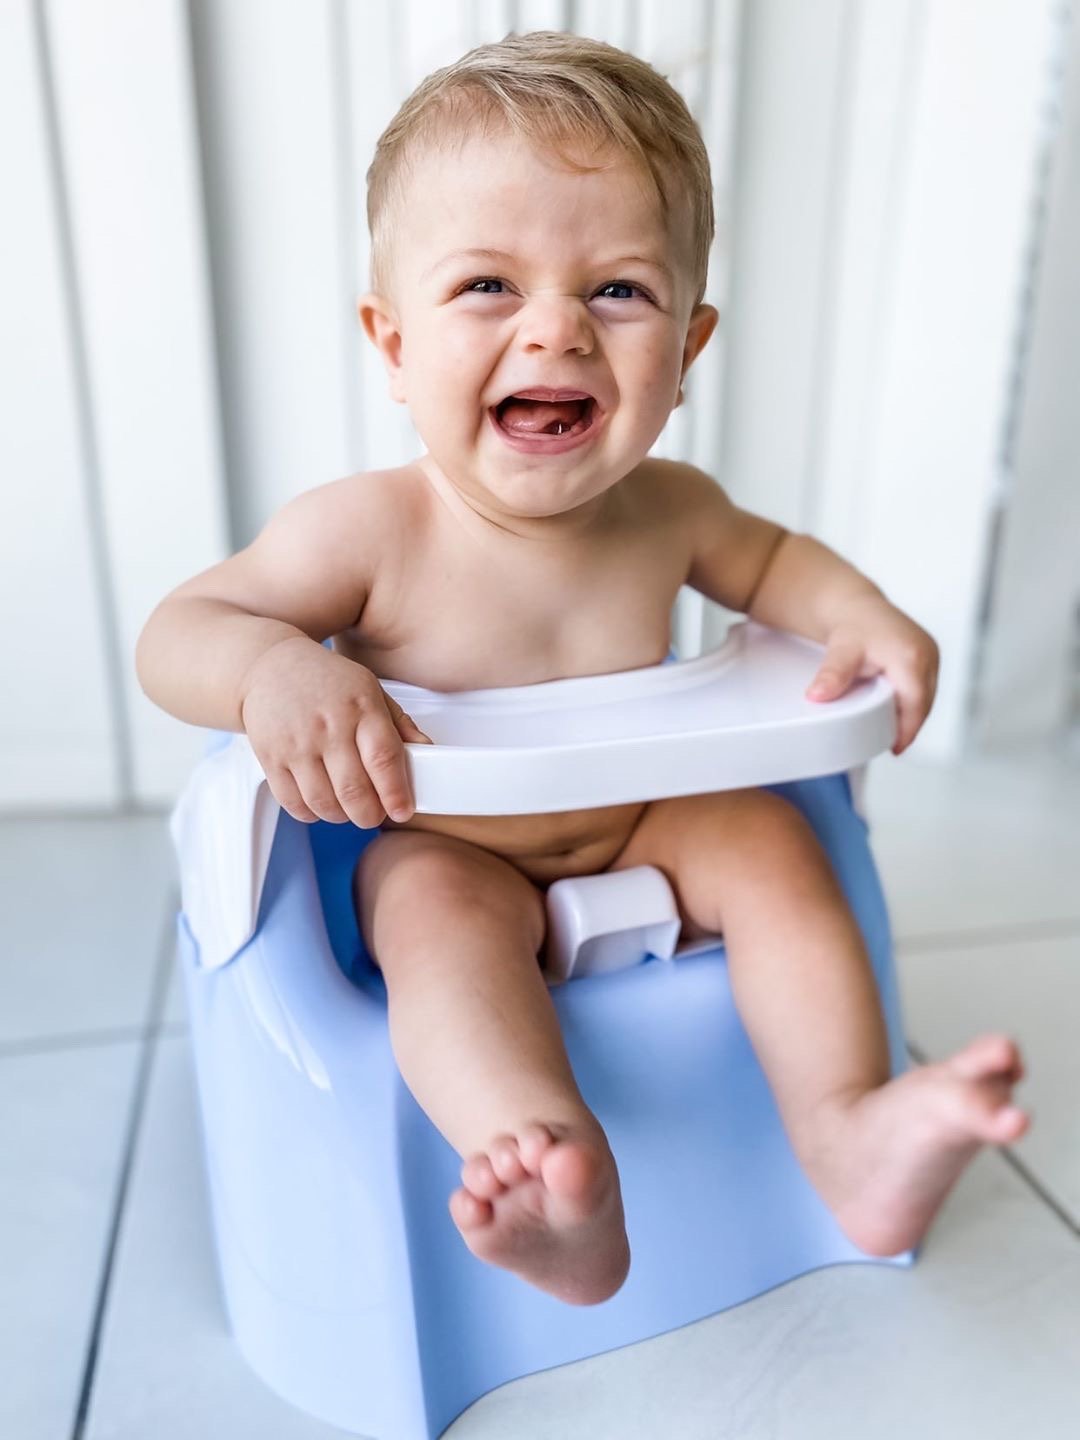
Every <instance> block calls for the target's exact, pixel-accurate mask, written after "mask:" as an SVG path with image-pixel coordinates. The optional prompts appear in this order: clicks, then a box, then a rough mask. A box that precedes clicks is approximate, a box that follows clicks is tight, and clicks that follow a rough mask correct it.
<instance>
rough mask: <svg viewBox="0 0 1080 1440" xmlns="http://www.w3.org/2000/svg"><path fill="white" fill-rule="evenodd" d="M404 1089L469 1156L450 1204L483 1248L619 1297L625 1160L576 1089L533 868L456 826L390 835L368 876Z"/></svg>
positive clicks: (574, 1286)
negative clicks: (544, 967) (471, 840)
mask: <svg viewBox="0 0 1080 1440" xmlns="http://www.w3.org/2000/svg"><path fill="white" fill-rule="evenodd" d="M356 904H357V913H358V915H359V917H360V923H361V928H362V931H363V934H364V940H365V943H366V944H367V947H368V950H369V951H370V953H371V954H372V955H373V956H374V957H377V962H378V964H379V967H380V968H381V970H382V972H383V975H384V977H385V979H386V987H387V993H388V996H389V1018H390V1038H391V1043H392V1045H393V1049H394V1055H395V1057H396V1059H397V1062H398V1067H399V1069H400V1070H401V1074H402V1076H403V1077H404V1080H405V1083H406V1084H407V1085H408V1087H409V1089H410V1090H411V1091H412V1093H413V1095H414V1096H415V1097H416V1099H417V1101H418V1103H419V1104H420V1106H421V1107H422V1109H423V1110H424V1111H425V1112H426V1113H427V1115H428V1116H429V1117H430V1119H431V1120H432V1122H433V1123H434V1124H435V1125H436V1127H437V1128H438V1129H439V1130H440V1131H441V1133H442V1134H443V1135H444V1136H445V1137H446V1139H447V1140H448V1141H449V1142H450V1144H451V1145H453V1147H454V1149H455V1150H457V1152H458V1154H459V1155H461V1156H462V1157H463V1158H464V1160H465V1163H464V1165H463V1167H462V1188H461V1189H460V1190H457V1191H455V1192H454V1194H453V1195H452V1196H451V1199H450V1212H451V1215H452V1216H453V1219H454V1222H455V1223H456V1225H457V1226H458V1229H459V1230H460V1231H461V1233H462V1235H463V1237H464V1239H465V1241H466V1243H467V1244H468V1246H469V1248H470V1249H471V1250H472V1251H473V1253H474V1254H475V1255H478V1256H479V1257H480V1258H481V1259H482V1260H488V1261H490V1262H492V1263H493V1264H496V1265H501V1266H503V1267H505V1268H506V1269H508V1270H513V1271H514V1272H515V1273H516V1274H518V1275H521V1276H522V1277H523V1278H525V1279H526V1280H529V1281H531V1282H532V1283H533V1284H534V1285H536V1286H538V1287H539V1288H540V1289H542V1290H546V1291H548V1292H549V1293H550V1294H553V1295H557V1296H558V1297H559V1298H560V1299H562V1300H566V1301H569V1302H570V1303H571V1304H579V1305H588V1304H594V1303H596V1302H598V1301H600V1300H606V1299H607V1298H608V1297H609V1296H610V1295H613V1294H614V1293H615V1291H616V1290H617V1289H618V1288H619V1286H620V1285H621V1284H622V1282H623V1280H624V1279H625V1278H626V1273H627V1269H628V1267H629V1262H630V1252H629V1247H628V1245H627V1240H626V1231H625V1228H624V1225H623V1211H622V1198H621V1195H620V1192H619V1180H618V1175H617V1172H616V1169H615V1161H614V1159H613V1157H612V1154H611V1150H610V1149H609V1147H608V1143H607V1140H606V1138H605V1136H604V1133H603V1131H602V1130H601V1128H600V1125H599V1124H598V1122H597V1120H596V1118H595V1116H594V1115H593V1114H592V1112H591V1111H590V1110H589V1109H588V1107H587V1106H586V1104H585V1102H584V1100H583V1099H582V1097H581V1094H580V1092H579V1090H578V1088H577V1084H576V1083H575V1080H574V1076H573V1072H572V1071H571V1069H570V1062H569V1060H568V1059H567V1056H566V1050H565V1048H564V1047H563V1042H562V1035H561V1033H560V1030H559V1025H558V1020H557V1017H556V1015H555V1010H554V1008H553V1006H552V1004H551V999H550V996H549V995H548V992H547V987H546V985H545V984H544V979H543V975H542V972H541V970H540V965H539V961H538V959H537V952H538V951H539V949H540V946H541V944H542V943H543V938H544V907H543V902H542V900H541V898H540V895H539V893H538V891H537V890H536V889H535V887H534V886H533V885H532V884H531V883H530V882H529V881H528V880H527V879H526V878H525V876H524V875H522V874H521V873H520V871H518V870H515V869H514V867H513V866H512V865H510V864H508V863H507V862H506V861H504V860H501V859H499V857H498V856H496V855H493V854H491V853H490V852H489V851H486V850H482V849H480V848H479V847H478V846H474V845H470V844H468V843H467V842H465V841H462V840H456V839H452V838H450V837H448V836H443V835H432V834H429V833H427V834H426V833H423V832H419V831H409V832H405V831H392V832H390V833H388V834H384V835H381V836H380V837H379V838H378V839H377V840H375V841H373V842H372V844H371V845H370V846H369V847H368V849H367V850H366V851H365V852H364V855H363V856H362V857H361V860H360V864H359V866H358V867H357V875H356Z"/></svg>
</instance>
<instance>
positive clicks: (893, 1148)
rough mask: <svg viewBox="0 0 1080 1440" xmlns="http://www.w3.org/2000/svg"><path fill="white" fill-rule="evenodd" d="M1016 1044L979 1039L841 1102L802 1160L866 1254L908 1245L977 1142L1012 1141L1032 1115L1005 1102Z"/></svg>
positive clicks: (1015, 1076)
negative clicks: (934, 1062) (930, 1063)
mask: <svg viewBox="0 0 1080 1440" xmlns="http://www.w3.org/2000/svg"><path fill="white" fill-rule="evenodd" d="M1023 1073H1024V1069H1023V1062H1022V1060H1021V1058H1020V1052H1019V1050H1018V1049H1017V1047H1016V1045H1015V1044H1014V1043H1013V1042H1012V1041H1011V1040H1009V1039H1008V1038H1007V1037H1006V1036H1004V1035H983V1036H981V1037H980V1038H979V1039H978V1040H974V1041H972V1043H971V1044H970V1045H968V1046H966V1047H965V1048H964V1049H963V1050H961V1051H959V1052H958V1053H957V1054H956V1055H953V1056H952V1057H951V1058H950V1059H948V1060H944V1061H942V1062H940V1063H938V1064H933V1065H922V1066H919V1067H918V1068H917V1069H915V1070H911V1071H909V1072H908V1073H907V1074H906V1075H900V1076H898V1077H897V1078H896V1079H894V1080H890V1081H889V1082H888V1083H887V1084H885V1085H882V1086H881V1087H880V1088H878V1089H874V1090H868V1091H866V1092H864V1093H863V1094H861V1095H859V1096H858V1097H856V1098H854V1099H851V1098H850V1097H849V1098H847V1099H838V1101H837V1103H836V1110H835V1113H831V1114H830V1115H829V1118H828V1121H827V1122H826V1124H825V1125H824V1126H823V1128H822V1132H821V1135H820V1136H816V1137H815V1140H814V1142H813V1144H812V1146H811V1147H810V1152H812V1153H807V1155H805V1156H804V1157H803V1164H804V1166H805V1168H806V1171H807V1173H808V1174H809V1176H810V1179H811V1180H812V1181H813V1183H814V1185H815V1186H816V1187H817V1189H818V1191H819V1193H820V1194H821V1196H822V1198H823V1199H824V1200H825V1203H826V1204H827V1205H828V1206H829V1208H830V1209H831V1210H832V1212H833V1214H834V1215H835V1216H836V1219H837V1221H838V1222H839V1224H840V1227H841V1229H842V1230H843V1231H844V1233H845V1234H846V1235H847V1236H848V1238H849V1239H850V1240H851V1241H852V1242H853V1243H854V1244H856V1245H858V1247H859V1248H860V1249H861V1250H864V1251H865V1252H866V1253H867V1254H869V1255H895V1254H898V1253H899V1252H900V1251H902V1250H907V1249H910V1248H911V1247H912V1246H913V1245H915V1244H917V1243H918V1241H919V1240H920V1239H921V1238H922V1236H923V1235H924V1234H925V1232H926V1230H927V1228H928V1227H929V1224H930V1221H931V1220H932V1219H933V1217H934V1215H935V1214H936V1213H937V1210H938V1208H939V1207H940V1205H941V1203H942V1201H943V1200H944V1199H945V1196H946V1195H947V1194H948V1192H949V1190H950V1189H951V1188H952V1186H953V1184H954V1183H955V1182H956V1180H957V1178H958V1177H959V1175H960V1173H961V1171H962V1170H963V1169H964V1167H965V1166H966V1165H967V1164H968V1163H969V1161H970V1160H971V1159H972V1157H973V1156H974V1155H975V1153H976V1152H977V1151H978V1150H979V1149H980V1148H981V1147H982V1146H983V1145H1008V1144H1010V1143H1011V1142H1012V1141H1014V1140H1017V1139H1019V1137H1020V1136H1021V1135H1023V1133H1024V1131H1025V1130H1027V1128H1028V1126H1029V1124H1030V1123H1031V1121H1030V1116H1029V1115H1027V1114H1026V1113H1025V1112H1024V1111H1023V1110H1021V1109H1020V1108H1019V1107H1018V1106H1016V1105H1013V1104H1011V1103H1010V1101H1011V1092H1012V1087H1013V1086H1014V1085H1015V1084H1016V1083H1017V1081H1018V1080H1020V1079H1021V1077H1022V1076H1023Z"/></svg>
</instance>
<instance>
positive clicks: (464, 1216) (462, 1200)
mask: <svg viewBox="0 0 1080 1440" xmlns="http://www.w3.org/2000/svg"><path fill="white" fill-rule="evenodd" d="M450 1218H451V1219H452V1220H453V1222H454V1224H455V1225H456V1226H457V1227H458V1229H459V1230H462V1231H464V1230H476V1229H478V1228H479V1227H480V1226H483V1225H490V1224H491V1221H492V1220H493V1219H494V1218H495V1209H494V1206H492V1205H491V1204H490V1203H489V1202H488V1201H487V1200H478V1199H477V1197H476V1196H475V1195H472V1194H470V1192H469V1191H468V1190H465V1189H461V1190H455V1191H454V1193H453V1194H452V1195H451V1196H450Z"/></svg>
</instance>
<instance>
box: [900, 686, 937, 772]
mask: <svg viewBox="0 0 1080 1440" xmlns="http://www.w3.org/2000/svg"><path fill="white" fill-rule="evenodd" d="M893 689H894V691H895V694H896V739H895V741H894V742H893V747H892V753H893V754H894V755H902V754H903V752H904V751H905V750H906V749H907V747H908V746H909V745H910V744H911V742H912V741H913V740H914V739H915V736H916V735H917V734H918V733H919V731H920V729H921V728H922V723H923V721H924V720H925V719H926V716H927V714H928V712H929V710H930V705H929V702H928V700H927V698H926V694H925V692H924V691H923V690H922V689H921V688H920V687H918V686H911V685H904V686H902V687H901V686H899V685H897V684H896V682H895V681H894V682H893Z"/></svg>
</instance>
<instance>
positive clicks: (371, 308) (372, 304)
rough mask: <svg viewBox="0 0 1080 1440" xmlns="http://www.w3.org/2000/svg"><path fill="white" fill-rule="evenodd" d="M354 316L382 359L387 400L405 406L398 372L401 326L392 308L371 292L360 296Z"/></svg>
mask: <svg viewBox="0 0 1080 1440" xmlns="http://www.w3.org/2000/svg"><path fill="white" fill-rule="evenodd" d="M356 313H357V315H358V316H359V317H360V324H361V325H362V326H363V327H364V331H365V333H366V334H367V337H368V339H369V340H370V341H371V343H372V344H373V345H374V346H375V348H376V350H378V352H379V354H380V355H381V356H382V359H383V364H384V365H385V366H386V373H387V375H388V376H389V377H390V398H391V399H392V400H396V401H397V402H398V404H399V405H404V403H405V377H404V375H403V373H402V369H401V326H400V324H399V322H398V318H397V315H396V314H395V313H394V309H393V306H392V305H391V304H390V303H389V301H387V300H384V299H383V297H382V296H381V295H376V294H375V292H374V291H373V290H370V291H368V293H367V294H366V295H361V296H360V299H359V300H358V301H357V302H356Z"/></svg>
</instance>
